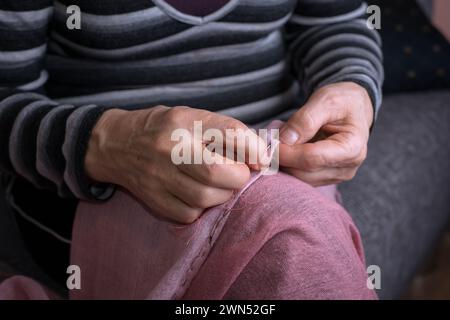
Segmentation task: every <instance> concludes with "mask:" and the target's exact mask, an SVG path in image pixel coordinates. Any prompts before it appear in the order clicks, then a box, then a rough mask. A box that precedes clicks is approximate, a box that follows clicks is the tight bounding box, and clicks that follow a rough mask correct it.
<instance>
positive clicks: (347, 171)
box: [85, 83, 373, 224]
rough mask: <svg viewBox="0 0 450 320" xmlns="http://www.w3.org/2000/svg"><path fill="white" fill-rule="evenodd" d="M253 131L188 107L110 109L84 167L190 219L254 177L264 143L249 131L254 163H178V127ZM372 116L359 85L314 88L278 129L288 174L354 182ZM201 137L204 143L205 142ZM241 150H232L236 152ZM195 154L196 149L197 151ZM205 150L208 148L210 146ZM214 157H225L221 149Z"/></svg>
mask: <svg viewBox="0 0 450 320" xmlns="http://www.w3.org/2000/svg"><path fill="white" fill-rule="evenodd" d="M194 121H202V123H203V130H207V129H209V128H213V129H219V130H221V131H222V132H223V134H224V136H225V137H226V139H225V142H224V143H225V144H227V143H229V141H231V140H230V139H233V138H230V139H229V137H228V136H227V135H226V131H225V130H226V129H241V130H242V131H245V130H248V127H247V126H245V125H244V124H243V123H242V122H240V121H238V120H235V119H232V118H229V117H226V116H223V115H219V114H216V113H212V112H208V111H205V110H200V109H193V108H189V107H174V108H168V107H164V106H158V107H153V108H149V109H146V110H137V111H124V110H120V109H112V110H109V111H107V112H105V113H104V114H103V115H102V117H101V118H100V120H99V121H98V123H97V124H96V126H95V127H94V129H93V132H92V135H91V139H90V142H89V146H88V150H87V154H86V158H85V168H86V172H87V174H88V176H90V177H91V178H92V179H94V180H96V181H100V182H107V183H113V184H116V185H119V186H122V187H123V188H125V189H127V190H129V191H130V192H131V193H132V194H133V195H134V196H136V197H137V198H138V199H140V200H141V201H142V202H143V203H144V204H146V205H148V206H149V207H151V208H152V209H153V210H154V211H155V212H156V213H157V214H159V216H160V217H162V218H166V219H169V220H172V221H175V222H179V223H183V224H189V223H193V222H194V221H195V220H197V219H198V218H199V217H200V216H201V214H202V213H203V212H204V210H205V209H206V208H209V207H213V206H216V205H219V204H222V203H224V202H226V201H228V200H229V199H230V198H231V197H232V195H233V192H234V191H235V190H237V189H240V188H242V187H243V186H244V185H245V184H246V183H247V182H248V180H249V179H250V168H252V169H261V168H262V167H264V166H265V164H267V158H266V154H265V153H263V152H261V150H266V145H265V142H264V141H263V140H262V139H260V138H259V137H258V136H257V135H256V134H254V133H253V134H251V133H250V134H249V133H248V131H247V134H249V137H250V138H249V140H248V143H247V144H246V145H245V150H243V151H244V152H245V154H249V152H251V151H252V150H257V151H256V154H257V155H258V158H257V163H256V164H249V163H248V161H246V159H243V160H242V161H233V162H232V163H227V164H212V165H208V164H192V165H187V164H182V165H175V164H173V162H172V160H171V151H172V148H173V147H174V145H175V144H176V142H173V141H171V134H172V132H173V131H174V130H176V129H179V128H185V129H187V130H189V131H190V132H192V130H193V124H194ZM372 121H373V107H372V104H371V100H370V98H369V96H368V94H367V91H366V90H365V89H364V88H362V87H361V86H359V85H357V84H354V83H338V84H333V85H329V86H326V87H322V88H321V89H319V90H317V91H316V92H315V93H314V94H313V95H312V96H311V97H310V99H309V100H308V102H307V103H306V104H305V105H304V106H303V107H302V108H301V109H300V110H299V111H298V112H297V113H296V114H294V115H293V117H292V118H291V119H290V120H289V121H288V122H287V123H286V125H285V126H284V127H283V128H282V130H281V137H280V138H281V141H282V144H281V146H280V164H281V166H282V167H283V170H285V171H286V172H288V173H289V174H291V175H293V176H295V177H297V178H299V179H301V180H303V181H305V182H307V183H309V184H311V185H313V186H318V185H325V184H331V183H338V182H342V181H345V180H350V179H352V178H353V177H354V175H355V174H356V171H357V169H358V168H359V166H360V165H361V164H362V162H363V161H364V159H365V157H366V154H367V141H368V138H369V131H370V127H371V125H372ZM202 143H204V141H202ZM237 151H238V150H235V152H237ZM192 152H193V150H192ZM207 152H208V151H207ZM215 157H216V158H217V157H220V156H218V155H217V154H216V155H215Z"/></svg>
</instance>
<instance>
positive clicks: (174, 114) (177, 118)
mask: <svg viewBox="0 0 450 320" xmlns="http://www.w3.org/2000/svg"><path fill="white" fill-rule="evenodd" d="M188 109H189V108H188V107H184V106H179V107H172V108H169V109H168V110H167V111H166V114H165V119H164V121H165V122H166V124H167V125H171V126H174V127H181V123H182V122H183V120H184V119H185V117H186V111H187V110H188Z"/></svg>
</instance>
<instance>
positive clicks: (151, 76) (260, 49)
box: [48, 32, 285, 87]
mask: <svg viewBox="0 0 450 320" xmlns="http://www.w3.org/2000/svg"><path fill="white" fill-rule="evenodd" d="M255 57H257V58H255ZM284 58H285V52H284V50H283V42H282V36H281V34H280V33H278V32H277V33H272V34H270V35H269V36H268V37H267V38H263V39H260V40H258V41H255V42H251V43H245V44H237V45H230V46H222V47H212V48H206V49H200V50H195V51H191V52H187V53H183V54H179V55H174V56H169V57H164V58H159V59H153V60H139V61H131V62H114V63H111V62H103V63H101V62H96V61H89V60H86V61H82V62H80V61H78V60H76V59H68V58H65V57H58V56H53V55H50V56H49V57H48V65H49V67H50V69H49V71H50V72H51V73H52V80H53V81H55V82H57V83H60V84H65V83H68V84H74V85H79V86H91V85H95V86H99V87H106V86H111V85H120V84H122V85H123V80H122V77H124V78H126V79H127V83H126V85H128V86H134V85H151V84H168V83H181V82H192V81H198V80H207V81H209V80H210V79H212V78H218V77H226V76H232V75H238V74H242V73H245V72H250V71H255V70H258V69H262V68H266V67H267V66H270V65H273V64H275V63H278V62H280V61H281V60H284ZM192 70H195V72H192ZM67 74H71V77H67ZM93 75H95V76H93Z"/></svg>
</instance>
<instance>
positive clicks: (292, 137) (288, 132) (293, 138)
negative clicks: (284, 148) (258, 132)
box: [280, 126, 300, 146]
mask: <svg viewBox="0 0 450 320" xmlns="http://www.w3.org/2000/svg"><path fill="white" fill-rule="evenodd" d="M299 138H300V135H299V134H298V133H297V131H295V130H292V129H291V128H289V127H287V126H286V127H284V128H283V129H282V130H281V133H280V141H281V142H282V143H284V144H288V145H290V146H292V145H294V144H295V143H296V142H297V140H298V139H299Z"/></svg>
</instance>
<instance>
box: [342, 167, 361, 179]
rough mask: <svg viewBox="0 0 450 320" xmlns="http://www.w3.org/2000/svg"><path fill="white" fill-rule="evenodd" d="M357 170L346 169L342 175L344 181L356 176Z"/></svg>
mask: <svg viewBox="0 0 450 320" xmlns="http://www.w3.org/2000/svg"><path fill="white" fill-rule="evenodd" d="M356 172H357V170H353V169H352V170H346V171H345V173H343V174H342V176H341V177H340V178H341V180H342V181H350V180H353V178H354V177H355V176H356Z"/></svg>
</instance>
